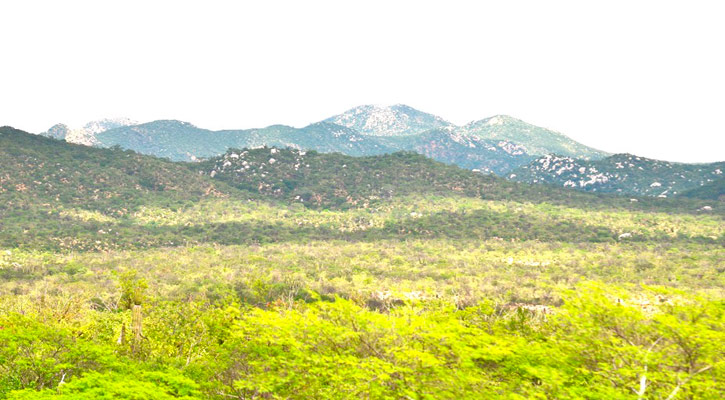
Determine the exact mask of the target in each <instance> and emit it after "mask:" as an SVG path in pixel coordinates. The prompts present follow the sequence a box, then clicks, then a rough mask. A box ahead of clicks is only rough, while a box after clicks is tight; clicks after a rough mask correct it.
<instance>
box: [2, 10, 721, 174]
mask: <svg viewBox="0 0 725 400" xmlns="http://www.w3.org/2000/svg"><path fill="white" fill-rule="evenodd" d="M0 16H1V17H2V18H1V19H2V22H1V23H0V125H12V126H15V127H17V128H20V129H24V130H28V131H31V132H40V131H44V130H46V129H47V128H48V127H50V126H51V125H53V124H55V123H57V122H64V123H67V124H69V125H71V126H81V125H83V124H84V123H85V122H87V121H89V120H93V119H98V118H104V117H118V116H125V117H129V118H132V119H135V120H139V121H150V120H154V119H181V120H185V121H189V122H192V123H194V124H196V125H198V126H201V127H205V128H210V129H222V128H252V127H261V126H267V125H270V124H275V123H282V124H287V125H293V126H303V125H306V124H308V123H311V122H315V121H317V120H321V119H323V118H326V117H328V116H331V115H333V114H337V113H339V112H342V111H344V110H346V109H348V108H351V107H353V106H356V105H360V104H381V105H386V104H395V103H404V104H408V105H410V106H412V107H415V108H418V109H420V110H422V111H426V112H430V113H433V114H436V115H439V116H441V117H443V118H445V119H448V120H449V121H451V122H454V123H458V124H463V123H466V122H469V121H471V120H477V119H482V118H485V117H488V116H491V115H494V114H509V115H512V116H515V117H518V118H521V119H524V120H526V121H528V122H531V123H533V124H536V125H541V126H545V127H548V128H551V129H555V130H558V131H560V132H562V133H565V134H566V135H568V136H570V137H572V138H573V139H575V140H578V141H580V142H582V143H584V144H587V145H590V146H593V147H596V148H600V149H602V150H606V151H610V152H630V153H636V154H638V155H643V156H647V157H653V158H660V159H666V160H672V161H687V162H705V161H716V160H725V128H724V125H723V123H722V117H723V115H724V114H725V23H723V19H724V18H725V2H722V1H710V2H706V1H693V0H688V1H679V2H670V1H663V0H659V1H634V0H628V1H612V0H608V1H600V2H589V1H497V2H484V1H465V2H464V1H453V0H446V1H438V2H427V1H420V0H418V1H395V0H387V1H377V0H365V1H340V0H338V1H274V0H272V1H269V0H268V1H248V2H242V1H209V0H207V1H194V2H191V1H179V0H176V1H150V0H145V1H133V0H124V1H113V2H112V1H97V0H94V1H54V0H51V1H32V0H30V1H28V0H24V1H12V0H8V1H2V3H0Z"/></svg>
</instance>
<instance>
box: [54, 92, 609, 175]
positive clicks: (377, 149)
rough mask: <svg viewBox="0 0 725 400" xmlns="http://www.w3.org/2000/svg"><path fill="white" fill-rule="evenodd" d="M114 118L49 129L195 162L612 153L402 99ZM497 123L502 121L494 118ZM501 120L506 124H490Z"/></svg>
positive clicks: (492, 165)
mask: <svg viewBox="0 0 725 400" xmlns="http://www.w3.org/2000/svg"><path fill="white" fill-rule="evenodd" d="M108 121H111V122H112V123H113V125H112V124H107V126H108V127H109V129H106V130H102V129H91V128H88V126H90V125H93V126H102V124H100V123H95V124H94V123H89V124H87V127H86V128H83V129H81V130H80V131H79V132H80V134H69V133H68V131H69V129H68V128H67V127H65V126H59V125H56V126H54V127H53V128H51V129H49V130H48V131H47V132H44V133H42V135H44V136H50V137H54V138H57V139H65V140H68V141H71V142H76V143H82V144H86V145H92V146H99V147H112V146H116V145H118V146H121V147H122V148H125V149H131V150H134V151H138V152H140V153H143V154H150V155H155V156H159V157H166V158H169V159H172V160H177V161H180V160H181V161H196V160H198V159H203V158H210V157H214V156H217V155H220V154H223V153H224V152H225V151H226V150H227V149H229V148H241V147H250V148H254V147H259V146H264V145H267V146H279V147H291V148H299V149H305V150H316V151H322V152H340V153H343V154H349V155H354V156H363V155H376V154H382V153H392V152H395V151H416V152H419V153H421V154H425V155H427V156H430V157H432V158H434V159H436V160H438V161H442V162H445V163H449V164H456V165H459V166H461V167H464V168H468V169H474V170H478V171H481V172H485V173H496V174H499V175H502V174H505V173H506V172H508V171H510V170H512V169H515V168H517V167H519V166H521V165H524V164H526V163H528V162H529V161H531V160H532V159H534V158H535V157H536V156H539V155H543V154H548V153H550V152H556V151H566V150H567V147H566V146H562V143H564V144H572V143H574V144H575V145H572V146H570V147H571V148H572V149H573V150H572V151H570V152H569V154H572V155H576V156H582V157H586V158H590V157H591V156H594V157H597V156H604V155H606V154H607V153H604V152H600V151H598V150H595V149H590V148H588V147H586V146H584V145H582V144H579V143H576V142H574V141H572V140H571V139H569V138H567V137H566V136H564V135H562V134H560V133H557V132H554V131H551V130H548V129H545V128H540V127H536V126H534V125H531V124H527V123H525V122H523V121H521V120H518V119H515V118H513V117H509V116H493V117H489V118H486V119H483V120H479V121H474V122H471V123H469V124H466V125H464V126H456V125H454V124H452V123H450V122H448V121H446V120H444V119H443V118H441V117H438V116H435V115H433V114H429V113H425V112H422V111H419V110H416V109H414V108H412V107H410V106H406V105H403V104H396V105H392V106H386V107H384V106H375V105H363V106H358V107H354V108H352V109H349V110H347V111H345V112H343V113H342V114H338V115H335V116H332V117H329V118H326V119H324V120H322V121H319V122H316V123H312V124H309V125H307V126H305V127H302V128H295V127H290V126H286V125H279V124H277V125H270V126H268V127H265V128H254V129H225V130H216V131H214V130H208V129H203V128H199V127H196V126H194V125H193V124H190V123H188V122H183V121H178V120H157V121H151V122H146V123H142V124H131V123H130V122H129V121H130V120H128V119H119V121H117V120H108ZM497 121H502V122H501V123H500V124H499V123H494V122H497ZM482 123H485V125H486V126H482V125H481V124H482ZM498 125H502V126H503V127H498V128H495V129H491V128H486V127H487V126H498ZM509 128H510V129H513V130H514V131H512V132H509V133H506V134H504V133H502V132H501V129H504V130H505V129H509ZM531 132H534V133H536V134H538V135H541V134H544V136H545V140H543V141H542V140H538V141H536V140H532V135H531V134H530V133H531ZM525 134H529V137H528V138H527V139H526V140H523V139H522V140H516V138H517V137H519V138H524V136H525ZM534 136H535V135H534ZM524 142H525V143H524ZM529 142H531V143H529ZM547 146H549V147H547ZM529 148H531V149H534V150H535V152H534V153H532V151H531V150H529Z"/></svg>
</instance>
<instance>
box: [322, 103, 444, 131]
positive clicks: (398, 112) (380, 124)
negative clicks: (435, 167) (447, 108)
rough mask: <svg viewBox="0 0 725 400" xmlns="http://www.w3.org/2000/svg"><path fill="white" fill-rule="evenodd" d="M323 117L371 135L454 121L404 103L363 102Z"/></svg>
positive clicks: (441, 125)
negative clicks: (378, 103) (336, 113)
mask: <svg viewBox="0 0 725 400" xmlns="http://www.w3.org/2000/svg"><path fill="white" fill-rule="evenodd" d="M324 121H325V122H332V123H335V124H338V125H342V126H346V127H348V128H352V129H355V130H357V131H358V132H360V133H362V134H364V135H369V136H406V135H415V134H418V133H421V132H424V131H427V130H430V129H436V128H441V127H444V126H448V125H451V124H450V123H449V122H447V121H445V120H444V119H443V118H440V117H438V116H435V115H433V114H428V113H425V112H422V111H419V110H416V109H414V108H413V107H410V106H407V105H405V104H395V105H392V106H378V105H372V104H367V105H362V106H358V107H354V108H351V109H349V110H347V111H345V112H344V113H342V114H339V115H335V116H333V117H330V118H327V119H326V120H324Z"/></svg>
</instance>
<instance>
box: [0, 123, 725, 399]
mask: <svg viewBox="0 0 725 400" xmlns="http://www.w3.org/2000/svg"><path fill="white" fill-rule="evenodd" d="M233 154H235V155H236V157H234V156H232V155H233ZM0 159H2V163H0V398H9V399H46V398H47V399H52V398H58V399H96V398H114V399H179V398H181V399H196V398H213V399H229V398H237V399H255V398H256V399H260V398H262V399H264V398H295V399H296V398H299V399H308V398H323V399H324V398H334V399H336V398H375V399H378V398H380V399H384V398H389V399H453V398H464V399H468V398H470V399H480V398H491V399H495V398H511V399H520V398H551V399H582V398H585V399H719V398H723V397H725V386H723V385H722V382H724V381H725V357H724V356H725V350H724V349H725V346H723V343H725V300H724V299H725V292H724V291H723V288H724V287H725V262H724V260H725V250H724V248H723V245H724V244H725V224H724V223H723V209H722V203H721V202H718V201H717V200H702V199H681V200H671V199H636V200H637V201H630V199H622V198H618V197H608V196H594V195H590V194H586V193H579V192H572V191H566V190H561V189H557V188H550V187H546V186H534V187H531V186H526V185H520V184H515V183H511V182H505V181H502V180H500V179H498V178H494V177H490V176H483V175H480V174H474V173H471V172H468V171H463V170H460V169H457V168H454V167H449V166H445V165H443V164H439V163H434V162H431V161H430V160H427V159H425V158H423V157H420V156H417V155H412V154H405V153H398V154H394V155H388V156H380V157H368V158H352V157H346V156H342V155H322V154H317V153H306V154H301V153H300V152H299V151H291V150H279V149H269V148H262V149H257V150H233V151H230V152H228V153H227V154H226V155H225V156H223V157H220V158H219V159H215V160H210V161H208V162H205V163H196V164H178V163H172V162H168V161H164V160H159V159H154V158H149V157H144V156H139V155H137V154H135V153H131V152H124V151H121V150H118V149H92V148H84V147H81V146H74V145H69V144H65V143H62V142H58V141H54V140H50V139H44V138H39V137H34V136H30V135H27V134H24V133H22V132H19V131H14V130H10V129H7V128H3V129H2V130H0ZM270 159H274V162H270ZM244 162H246V165H249V168H246V167H245V164H244ZM227 163H228V164H227ZM225 164H227V165H226V166H225ZM295 165H297V168H295ZM308 165H309V167H308ZM240 169H243V171H239V170H240ZM212 172H215V173H214V174H212ZM211 175H214V176H213V177H212V176H211Z"/></svg>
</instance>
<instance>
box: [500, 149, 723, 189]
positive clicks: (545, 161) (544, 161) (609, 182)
mask: <svg viewBox="0 0 725 400" xmlns="http://www.w3.org/2000/svg"><path fill="white" fill-rule="evenodd" d="M723 171H725V162H718V163H711V164H680V163H672V162H667V161H660V160H652V159H648V158H644V157H638V156H635V155H631V154H616V155H613V156H611V157H607V158H604V159H602V160H595V161H587V160H578V159H574V158H571V157H562V156H553V155H549V156H544V157H541V158H539V159H537V160H534V161H532V162H531V163H530V164H529V165H526V166H524V167H521V168H519V169H517V170H514V171H512V172H511V173H510V174H509V175H508V178H510V179H512V180H515V181H518V182H526V183H548V184H553V185H556V186H562V187H571V188H576V189H580V190H584V191H592V192H602V193H619V194H628V195H637V196H656V197H673V196H678V195H681V194H682V193H683V192H686V191H688V190H692V189H695V188H698V187H700V186H703V185H708V184H710V183H711V182H713V181H715V180H717V179H720V178H721V177H722V174H723Z"/></svg>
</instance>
